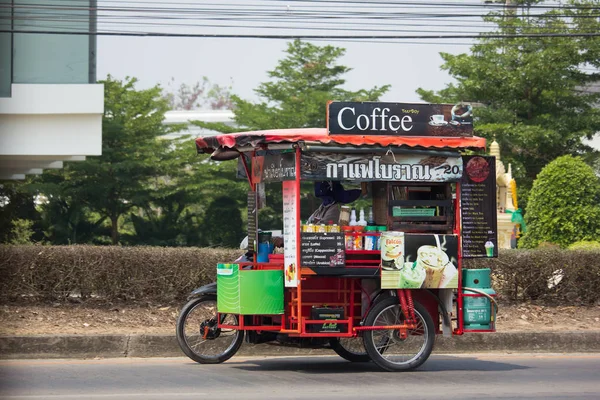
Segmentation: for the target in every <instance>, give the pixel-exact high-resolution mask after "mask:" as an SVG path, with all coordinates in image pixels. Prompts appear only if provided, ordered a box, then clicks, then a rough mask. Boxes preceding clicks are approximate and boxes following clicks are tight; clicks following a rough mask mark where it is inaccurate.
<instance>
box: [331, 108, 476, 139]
mask: <svg viewBox="0 0 600 400" xmlns="http://www.w3.org/2000/svg"><path fill="white" fill-rule="evenodd" d="M327 107H328V109H327V111H328V113H327V115H328V118H327V131H328V132H329V134H330V135H398V136H473V114H472V113H473V108H472V106H471V105H470V104H467V103H459V104H455V105H452V104H412V103H379V102H367V103H351V102H331V103H329V104H328V105H327Z"/></svg>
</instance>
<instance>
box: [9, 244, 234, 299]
mask: <svg viewBox="0 0 600 400" xmlns="http://www.w3.org/2000/svg"><path fill="white" fill-rule="evenodd" d="M239 255H240V250H230V249H203V248H162V247H116V246H85V245H81V246H0V276H2V279H1V280H0V300H2V301H7V300H17V299H23V298H33V299H35V300H42V301H56V300H60V299H66V298H67V297H69V296H73V295H80V296H81V297H82V298H83V299H85V298H89V297H91V296H94V297H97V298H98V299H99V300H103V301H106V302H111V301H118V300H121V301H122V300H126V301H129V300H144V301H157V302H162V301H173V300H181V299H184V298H185V297H186V296H187V295H188V294H189V293H190V292H191V291H192V290H193V289H194V288H196V287H198V286H201V285H204V284H207V283H210V282H214V280H215V271H216V265H217V263H219V262H231V261H233V260H235V259H236V258H237V257H238V256H239Z"/></svg>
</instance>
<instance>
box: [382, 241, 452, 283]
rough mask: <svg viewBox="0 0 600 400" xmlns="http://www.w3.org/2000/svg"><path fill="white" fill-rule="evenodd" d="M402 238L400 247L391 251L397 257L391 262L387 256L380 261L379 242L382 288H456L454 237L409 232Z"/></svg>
mask: <svg viewBox="0 0 600 400" xmlns="http://www.w3.org/2000/svg"><path fill="white" fill-rule="evenodd" d="M395 233H397V234H400V233H401V232H395ZM402 236H403V240H402V241H401V243H402V247H403V248H402V249H401V250H400V251H394V252H393V253H394V255H397V256H396V258H395V259H393V260H392V259H390V257H389V254H387V253H386V254H385V255H386V257H385V259H384V253H385V249H384V247H383V243H382V250H381V252H382V271H381V288H382V289H420V288H425V289H441V288H452V289H455V288H457V287H458V236H456V235H436V234H409V233H407V234H403V235H402ZM395 242H398V240H395ZM396 246H397V245H396Z"/></svg>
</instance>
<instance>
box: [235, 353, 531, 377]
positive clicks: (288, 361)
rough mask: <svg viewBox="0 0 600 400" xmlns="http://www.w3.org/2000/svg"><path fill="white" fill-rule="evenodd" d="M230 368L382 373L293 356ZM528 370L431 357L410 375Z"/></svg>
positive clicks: (358, 365)
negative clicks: (415, 373) (435, 372)
mask: <svg viewBox="0 0 600 400" xmlns="http://www.w3.org/2000/svg"><path fill="white" fill-rule="evenodd" d="M227 364H228V365H229V366H230V367H231V368H236V369H240V370H245V371H296V372H303V373H307V374H338V373H346V374H347V373H364V372H385V371H383V370H382V369H380V368H379V367H378V366H377V365H375V363H373V362H368V363H351V362H348V361H345V360H342V359H338V358H334V357H327V358H325V357H294V358H273V359H268V358H267V359H260V360H244V361H239V362H236V361H235V360H233V361H228V362H227ZM528 368H530V367H527V366H523V365H518V364H511V363H506V362H497V361H487V360H480V359H477V358H471V357H453V356H432V357H431V358H430V359H429V360H427V361H426V362H425V364H423V365H422V366H421V367H420V368H418V369H417V370H414V371H413V372H427V371H432V372H434V371H472V372H479V371H482V372H486V371H490V372H494V371H513V370H520V369H528Z"/></svg>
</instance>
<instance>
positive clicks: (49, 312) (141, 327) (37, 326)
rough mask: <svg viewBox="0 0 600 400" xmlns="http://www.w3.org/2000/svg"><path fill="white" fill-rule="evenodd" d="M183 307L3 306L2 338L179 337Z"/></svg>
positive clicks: (577, 315)
mask: <svg viewBox="0 0 600 400" xmlns="http://www.w3.org/2000/svg"><path fill="white" fill-rule="evenodd" d="M180 307H181V305H180V304H179V305H175V304H166V305H163V304H148V305H109V306H106V305H95V304H89V303H83V304H70V303H56V304H54V305H26V306H24V305H3V306H0V321H1V326H0V335H2V336H12V335H42V334H143V333H145V334H174V333H175V323H176V321H177V315H178V313H179V309H180ZM497 330H498V331H499V332H511V331H512V332H514V331H587V330H596V331H598V330H600V306H593V307H547V306H539V305H532V304H521V305H511V306H501V307H500V311H499V313H498V322H497Z"/></svg>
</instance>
